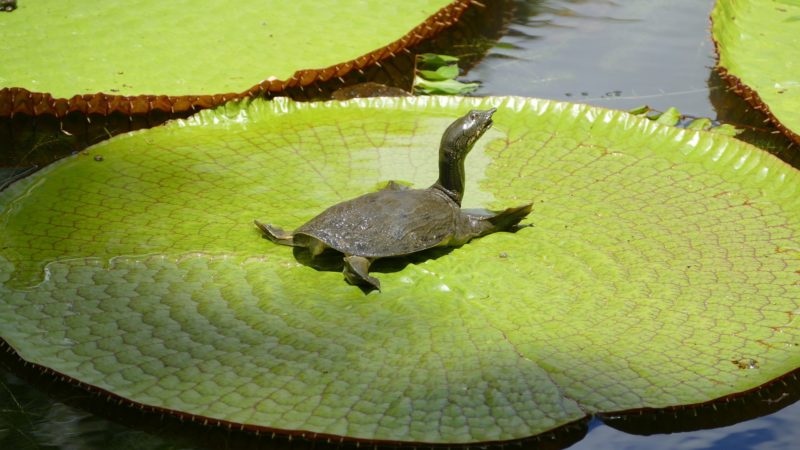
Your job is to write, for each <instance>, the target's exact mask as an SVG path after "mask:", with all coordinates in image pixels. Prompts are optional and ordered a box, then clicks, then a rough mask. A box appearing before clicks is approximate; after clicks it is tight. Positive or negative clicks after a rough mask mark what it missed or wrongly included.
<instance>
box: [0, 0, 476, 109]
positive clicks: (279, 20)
mask: <svg viewBox="0 0 800 450" xmlns="http://www.w3.org/2000/svg"><path fill="white" fill-rule="evenodd" d="M468 5H469V2H468V1H466V0H455V1H454V0H409V1H402V2H384V1H375V0H371V1H366V2H365V1H362V0H343V1H338V2H336V3H335V4H333V3H325V2H319V1H317V0H296V1H291V2H286V1H278V0H246V1H239V2H236V4H235V5H234V4H231V3H230V2H224V1H212V2H204V3H202V4H198V3H197V2H195V1H191V0H177V1H169V2H163V1H158V0H137V1H129V2H124V3H117V2H107V1H103V0H80V1H79V0H63V1H58V2H37V1H31V2H21V4H20V7H19V9H17V10H16V11H14V12H13V13H10V14H3V16H2V17H0V40H2V42H3V52H1V53H0V67H2V68H3V69H2V73H0V88H11V89H2V90H0V117H5V116H9V115H14V114H15V113H20V112H24V113H26V114H29V115H41V114H52V115H56V116H58V117H63V116H64V115H66V113H68V112H70V111H81V112H84V113H87V114H89V113H92V114H110V113H111V112H121V113H123V114H126V115H129V114H133V113H142V112H148V111H150V110H152V109H155V110H160V111H162V112H168V113H174V112H180V111H186V110H191V109H193V108H195V107H208V106H210V105H217V104H220V103H223V102H224V101H225V100H226V99H230V98H233V97H237V96H242V95H246V94H251V95H252V94H259V93H263V92H273V93H274V92H280V91H283V90H284V89H286V88H288V87H303V86H306V87H307V86H309V85H310V84H312V83H315V82H319V81H327V80H329V79H337V78H339V79H340V78H341V77H343V76H345V75H346V74H348V73H350V72H351V71H353V70H361V69H363V68H365V67H366V66H372V65H374V64H375V63H376V61H381V60H385V59H387V58H389V57H391V56H394V55H395V53H401V52H402V51H403V50H405V49H406V47H408V46H412V45H415V44H418V43H419V42H421V41H422V40H423V39H425V38H429V37H431V36H433V35H434V34H436V32H438V31H441V30H442V29H444V28H446V27H447V26H449V25H452V23H453V22H454V21H455V20H457V19H458V17H459V16H460V15H461V14H462V13H463V11H464V10H465V9H466V8H467V6H468Z"/></svg>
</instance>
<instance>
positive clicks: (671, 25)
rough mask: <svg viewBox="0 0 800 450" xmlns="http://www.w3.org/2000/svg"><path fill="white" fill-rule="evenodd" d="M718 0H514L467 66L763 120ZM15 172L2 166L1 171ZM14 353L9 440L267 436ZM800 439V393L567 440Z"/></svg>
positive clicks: (572, 94)
mask: <svg viewBox="0 0 800 450" xmlns="http://www.w3.org/2000/svg"><path fill="white" fill-rule="evenodd" d="M712 5H713V0H646V1H645V0H638V1H635V2H634V1H622V0H617V1H612V0H571V1H568V0H548V1H532V0H529V1H517V2H516V6H517V9H516V13H515V15H514V18H513V21H512V24H511V26H510V29H509V32H508V33H507V35H506V36H505V37H503V38H502V39H501V41H500V42H499V43H498V45H496V46H495V47H493V48H492V49H491V50H490V51H489V53H488V55H487V56H486V58H484V60H483V61H482V62H481V63H480V64H478V65H477V66H476V67H475V68H473V69H472V70H471V71H470V73H469V74H468V75H467V76H466V78H467V79H476V80H480V81H481V82H482V83H483V84H482V86H481V88H480V89H479V90H478V92H477V93H476V94H475V95H523V96H533V97H543V98H552V99H559V100H567V101H574V102H584V103H590V104H594V105H599V106H604V107H609V108H620V109H628V108H632V107H636V106H639V105H643V104H648V105H650V106H651V107H653V108H656V109H659V110H665V109H667V108H668V107H670V106H675V107H677V108H678V109H679V110H680V111H681V112H683V113H684V114H688V115H691V116H697V117H710V118H715V119H721V120H726V121H734V122H754V123H758V122H760V118H759V117H758V116H757V115H754V114H752V113H751V112H750V111H749V108H747V106H746V105H745V104H744V103H743V102H742V101H741V100H740V99H738V97H736V96H735V95H733V94H731V93H728V92H727V90H726V89H725V85H724V82H722V81H721V80H720V79H719V77H717V76H716V75H715V73H714V72H713V70H712V67H713V66H714V61H715V57H714V50H713V44H712V43H711V40H710V38H709V35H708V29H709V22H708V13H709V11H710V10H711V7H712ZM782 145H784V147H785V143H784V144H782ZM793 153H798V152H797V149H796V148H795V149H794V151H793ZM12 175H14V174H13V173H11V172H8V173H6V172H2V171H0V182H2V180H4V179H7V178H8V177H10V176H12ZM8 364H10V363H9V362H8V361H5V365H4V364H0V448H2V449H9V450H11V449H20V450H24V449H38V448H43V449H70V450H71V449H105V448H114V449H200V448H241V447H242V446H244V447H252V446H257V445H258V444H257V442H258V441H252V440H251V441H247V442H246V443H242V442H239V441H238V440H237V438H235V437H232V435H229V434H228V433H227V432H226V431H224V430H212V431H203V430H198V429H197V427H192V426H190V425H185V424H175V423H171V422H169V421H167V422H160V421H159V420H158V419H154V418H140V417H131V415H123V416H120V413H119V411H118V410H114V409H112V410H111V411H106V410H104V409H102V408H98V407H97V406H91V410H90V411H87V410H86V409H84V408H86V407H87V406H88V405H89V404H93V403H97V402H93V401H90V399H91V400H93V399H92V396H91V395H88V394H85V393H83V392H81V391H79V390H74V389H63V387H57V386H56V387H54V386H47V385H46V386H42V383H41V382H36V383H35V384H33V383H31V382H29V381H24V380H22V379H21V378H19V377H18V376H17V375H15V374H13V373H12V371H11V370H10V369H9V368H7V367H6V365H8ZM18 371H19V368H16V367H15V369H14V373H18ZM26 378H27V377H26ZM133 415H134V416H135V414H133ZM253 442H256V443H255V444H254V443H253ZM797 442H800V403H795V404H793V405H790V406H788V407H786V408H784V409H782V410H780V411H778V412H775V413H773V414H770V415H767V416H764V417H761V418H757V419H753V420H748V421H745V422H741V423H738V424H735V425H730V426H726V427H722V428H716V429H709V430H702V431H693V432H684V433H674V434H659V435H654V436H637V435H632V434H628V433H624V432H621V431H617V430H615V429H613V428H611V427H609V426H606V425H604V424H603V423H602V422H600V421H598V420H594V421H592V422H591V423H590V430H589V433H588V435H587V436H586V438H584V439H583V440H581V441H579V442H578V443H576V444H575V445H573V446H572V447H570V448H572V449H612V448H613V449H645V448H647V449H650V450H657V449H662V448H663V449H674V448H681V449H720V450H722V449H734V450H736V449H741V450H744V449H764V450H766V449H786V448H793V447H794V446H796V444H797Z"/></svg>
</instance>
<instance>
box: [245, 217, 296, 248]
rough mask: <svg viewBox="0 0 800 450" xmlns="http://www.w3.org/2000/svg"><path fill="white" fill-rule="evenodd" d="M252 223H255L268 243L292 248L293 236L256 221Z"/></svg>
mask: <svg viewBox="0 0 800 450" xmlns="http://www.w3.org/2000/svg"><path fill="white" fill-rule="evenodd" d="M253 222H255V224H256V226H257V227H258V229H259V230H261V232H263V233H264V237H266V238H267V239H269V240H270V241H272V242H274V243H276V244H281V245H289V246H292V247H294V236H293V235H292V234H291V233H287V232H285V231H283V229H282V228H279V227H276V226H273V225H270V224H264V223H261V222H259V221H257V220H254V221H253Z"/></svg>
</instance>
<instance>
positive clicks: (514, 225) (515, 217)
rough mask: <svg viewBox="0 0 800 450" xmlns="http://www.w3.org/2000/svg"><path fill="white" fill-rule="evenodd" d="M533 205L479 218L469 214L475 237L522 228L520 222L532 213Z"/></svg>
mask: <svg viewBox="0 0 800 450" xmlns="http://www.w3.org/2000/svg"><path fill="white" fill-rule="evenodd" d="M531 208H532V205H531V204H530V203H529V204H527V205H522V206H516V207H514V208H506V209H505V210H503V211H500V212H499V213H497V214H495V215H493V216H477V215H472V214H469V215H468V216H469V218H470V222H471V228H472V231H473V233H474V236H485V235H487V234H489V233H494V232H497V231H516V230H517V229H519V228H522V227H521V226H520V225H519V222H520V221H521V220H522V219H524V218H525V217H526V216H527V215H528V214H530V213H531Z"/></svg>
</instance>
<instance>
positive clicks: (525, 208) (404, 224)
mask: <svg viewBox="0 0 800 450" xmlns="http://www.w3.org/2000/svg"><path fill="white" fill-rule="evenodd" d="M494 112H495V109H494V108H492V109H490V110H487V111H477V110H473V111H470V112H469V113H467V114H466V115H464V116H463V117H461V118H459V119H458V120H456V121H455V122H453V123H452V124H451V125H450V126H449V127H448V128H447V130H446V131H445V132H444V135H443V136H442V141H441V145H440V148H439V179H438V180H437V181H436V183H434V184H433V185H432V186H431V187H429V188H427V189H406V188H403V187H401V186H399V185H397V184H394V183H390V184H389V186H388V187H387V188H386V189H384V190H381V191H378V192H372V193H369V194H365V195H362V196H360V197H356V198H354V199H351V200H347V201H344V202H341V203H338V204H336V205H333V206H331V207H329V208H328V209H326V210H325V211H323V212H322V213H321V214H319V215H318V216H316V217H314V218H313V219H311V220H309V221H308V222H306V223H305V224H303V225H302V226H300V227H299V228H298V229H297V230H295V231H294V232H293V233H287V232H285V231H284V230H282V229H281V228H278V227H276V226H273V225H267V224H263V223H261V222H259V221H255V223H256V226H257V227H258V228H259V229H260V230H261V231H262V232H263V233H264V236H265V237H266V238H268V239H270V240H271V241H273V242H275V243H277V244H282V245H290V246H294V247H303V248H306V249H308V251H309V252H310V255H311V257H312V258H314V257H315V256H317V255H320V254H321V253H322V252H323V251H325V250H326V249H333V250H336V251H338V252H340V253H342V255H343V259H344V270H343V273H344V276H345V279H346V280H347V281H348V282H350V283H351V284H356V285H360V286H362V287H364V288H365V289H367V290H370V289H378V290H380V281H379V280H378V279H377V278H375V277H372V276H370V275H369V265H370V263H371V262H372V261H374V260H375V259H377V258H385V257H391V256H402V255H408V254H411V253H416V252H419V251H422V250H427V249H429V248H433V247H439V246H448V247H458V246H461V245H463V244H465V243H467V242H469V241H470V240H471V239H473V238H476V237H480V236H484V235H486V234H489V233H494V232H496V231H503V230H512V229H514V228H515V227H516V226H517V225H518V224H519V222H520V221H521V220H522V219H523V218H525V216H527V215H528V214H529V213H530V211H531V205H530V204H527V205H522V206H519V207H515V208H508V209H506V210H504V211H501V212H499V213H496V214H494V215H477V214H470V213H467V212H465V211H463V210H462V209H461V199H462V197H463V193H464V175H465V174H464V158H465V157H466V156H467V154H468V153H469V151H470V150H471V149H472V147H473V145H474V144H475V142H476V141H477V140H478V138H480V137H481V136H482V135H483V133H485V132H486V130H488V129H489V128H490V127H491V125H492V119H491V117H492V114H494Z"/></svg>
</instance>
